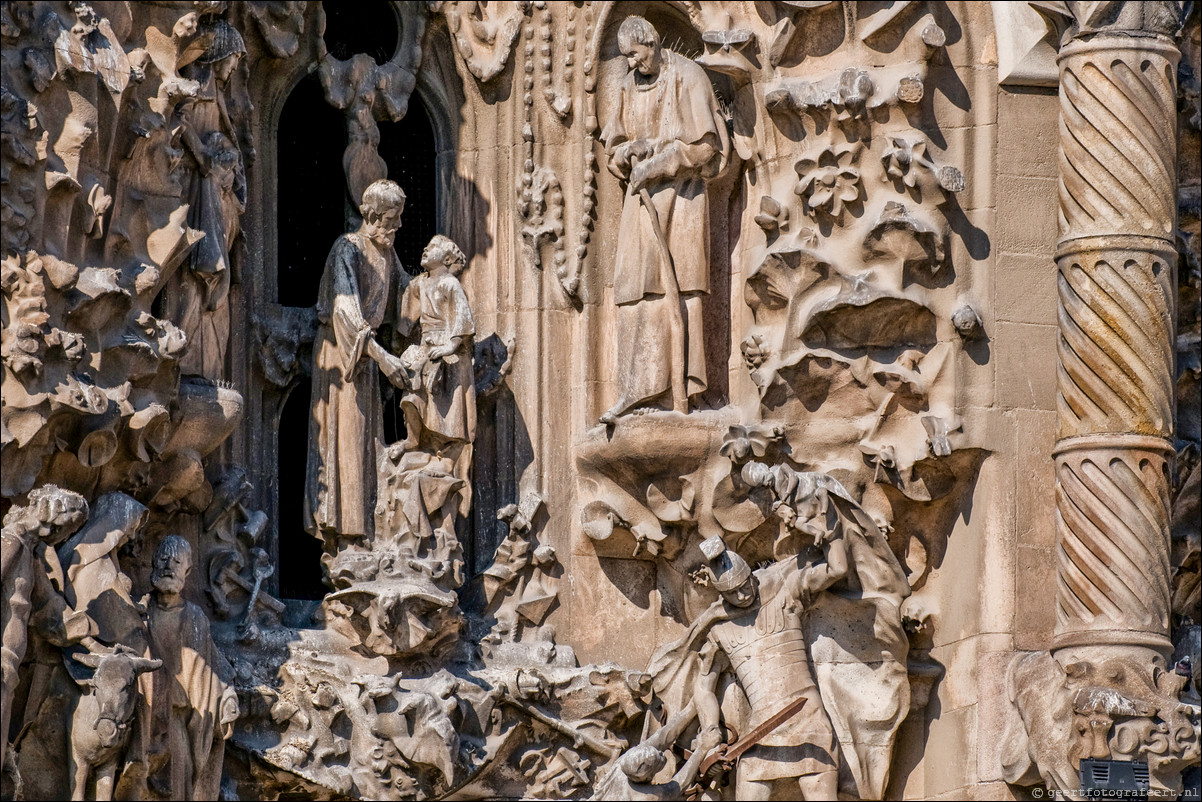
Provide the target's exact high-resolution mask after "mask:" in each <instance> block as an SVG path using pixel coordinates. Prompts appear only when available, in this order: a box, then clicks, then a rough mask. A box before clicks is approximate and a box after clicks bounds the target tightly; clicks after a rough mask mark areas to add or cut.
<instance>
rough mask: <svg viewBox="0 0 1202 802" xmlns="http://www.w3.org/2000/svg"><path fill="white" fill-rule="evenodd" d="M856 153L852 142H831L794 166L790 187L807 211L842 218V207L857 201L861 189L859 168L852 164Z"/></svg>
mask: <svg viewBox="0 0 1202 802" xmlns="http://www.w3.org/2000/svg"><path fill="white" fill-rule="evenodd" d="M858 156H859V148H858V147H855V146H850V147H836V146H831V147H827V148H824V149H823V150H822V151H820V152H819V153H818V154H817V155H815V156H807V157H806V158H804V159H802V160H801V161H799V162H798V163H797V165H796V167H795V169H796V170H797V177H798V181H797V186H796V187H795V188H794V190H793V191H794V192H795V193H796V194H798V195H800V196H801V198H802V200H803V201H804V202H805V204H806V206H807V208H808V209H810V210H811V211H813V212H819V213H822V214H825V215H826V216H828V217H830V218H833V219H835V220H838V221H840V222H842V220H843V211H844V209H845V208H847V207H848V206H849V205H852V204H855V203H857V202H859V200H860V195H861V192H862V189H863V185H862V181H861V177H860V171H859V170H858V169H857V168H855V167H854V166H853V165H854V164H855V162H856V159H857V158H858Z"/></svg>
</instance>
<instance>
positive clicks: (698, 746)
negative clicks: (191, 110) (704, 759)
mask: <svg viewBox="0 0 1202 802" xmlns="http://www.w3.org/2000/svg"><path fill="white" fill-rule="evenodd" d="M721 743H722V730H721V728H719V727H707V728H706V729H704V730H702V731H701V732H700V733H698V734H697V738H696V740H694V741H693V751H694V752H700V753H701V754H703V755H706V754H709V753H710V752H712V751H714V750H715V749H717V748H718V746H719V745H720V744H721Z"/></svg>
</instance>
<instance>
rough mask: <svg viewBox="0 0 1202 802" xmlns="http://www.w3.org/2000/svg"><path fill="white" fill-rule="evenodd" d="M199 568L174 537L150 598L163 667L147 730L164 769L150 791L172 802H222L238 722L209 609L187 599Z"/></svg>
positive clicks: (150, 699)
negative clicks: (223, 774) (224, 773)
mask: <svg viewBox="0 0 1202 802" xmlns="http://www.w3.org/2000/svg"><path fill="white" fill-rule="evenodd" d="M191 570H192V547H191V545H189V543H188V541H187V540H184V538H182V537H180V536H179V535H167V536H166V537H165V538H163V540H162V542H160V543H159V546H158V548H157V549H156V550H155V553H154V562H153V565H152V567H151V574H150V582H151V585H153V586H154V593H152V594H151V595H150V596H149V597H147V598H146V599H144V600H143V604H144V605H145V607H146V623H147V629H148V630H149V633H150V652H151V656H152V657H155V658H157V659H159V660H162V661H163V666H162V668H161V669H160V670H158V671H155V672H154V673H153V674H151V675H150V676H151V681H150V693H148V694H147V695H146V699H145V703H146V710H145V713H146V715H145V716H144V718H143V726H145V727H147V728H148V729H147V732H148V733H149V734H150V737H149V738H146V739H144V743H145V746H146V749H147V751H148V753H149V754H148V755H147V764H148V765H149V766H151V767H161V768H160V769H159V771H158V772H156V773H155V774H152V775H151V777H150V778H149V779H150V785H151V788H152V789H153V790H154V791H155V792H156V793H159V794H160V795H163V796H167V797H168V798H169V799H181V800H183V799H217V797H218V793H219V791H220V789H221V766H222V763H223V761H224V758H225V740H226V739H227V738H229V737H230V735H232V734H233V725H234V722H235V721H236V720H237V718H238V716H239V713H240V711H239V708H238V694H237V693H236V692H235V690H234V688H233V686H232V685H230V684H229V679H230V678H232V676H233V671H232V670H231V669H230V665H229V663H228V662H227V661H226V659H225V657H223V656H222V655H221V653H220V652H218V651H217V647H216V646H215V645H214V644H213V639H212V637H211V636H210V635H209V619H208V618H207V617H206V616H205V614H204V611H203V610H201V609H200V608H199V607H197V606H196V605H195V604H193V603H192V602H190V601H186V600H185V599H184V598H183V596H182V593H183V591H184V585H185V584H186V583H187V579H188V573H189V572H190V571H191Z"/></svg>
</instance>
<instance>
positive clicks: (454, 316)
mask: <svg viewBox="0 0 1202 802" xmlns="http://www.w3.org/2000/svg"><path fill="white" fill-rule="evenodd" d="M401 310H402V311H401V317H402V318H403V320H404V321H405V322H406V323H407V324H409V325H412V323H413V322H417V324H418V325H419V326H420V327H421V341H420V342H419V344H417V345H414V346H411V347H410V348H409V349H407V350H406V352H405V354H404V355H403V356H402V361H403V362H405V363H406V365H407V366H409V365H412V366H420V370H421V385H422V389H421V390H418V391H416V392H410V393H406V394H405V397H404V399H403V400H402V401H401V404H402V405H404V406H411V407H413V409H414V410H416V411H417V412H418V415H419V416H420V417H421V419H422V423H423V425H424V426H425V427H426V429H427V430H428V431H430V432H432V433H435V434H437V435H439V436H440V437H442V438H443V439H445V440H448V441H464V442H469V443H470V442H471V441H473V440H474V439H475V437H476V389H475V376H474V374H473V372H472V337H473V336H474V335H475V333H476V326H475V322H474V321H473V320H472V310H471V307H469V306H468V303H467V295H466V294H465V293H464V292H463V286H462V285H461V284H460V283H459V280H458V279H456V278H455V277H454V276H452V275H443V276H438V277H432V276H430V275H421V276H417V277H416V278H414V279H413V281H412V283H410V284H409V288H408V289H407V290H405V295H404V298H403V300H402V302H401ZM454 337H459V338H461V341H462V345H460V347H459V348H458V349H457V350H456V351H455V352H454V353H453V354H451V355H450V356H448V357H445V358H444V359H442V360H439V361H435V362H431V361H429V359H428V355H429V352H430V349H431V348H432V347H435V346H443V345H446V344H447V343H448V342H450V340H451V339H452V338H454Z"/></svg>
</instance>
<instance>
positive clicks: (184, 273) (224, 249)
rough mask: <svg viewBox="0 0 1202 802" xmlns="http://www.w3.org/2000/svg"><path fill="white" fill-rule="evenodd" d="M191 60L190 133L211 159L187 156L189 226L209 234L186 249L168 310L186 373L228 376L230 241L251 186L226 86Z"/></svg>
mask: <svg viewBox="0 0 1202 802" xmlns="http://www.w3.org/2000/svg"><path fill="white" fill-rule="evenodd" d="M194 66H195V68H196V69H195V70H193V71H192V75H193V77H195V78H196V79H198V80H199V81H200V90H199V92H198V94H197V97H196V98H195V99H194V100H191V101H189V102H188V104H187V114H186V120H187V125H188V127H189V129H190V130H189V132H188V133H187V134H186V135H185V136H186V137H187V138H189V139H190V140H191V141H192V142H193V143H194V146H195V147H198V148H200V149H202V150H203V151H204V152H205V153H206V154H207V156H208V158H209V161H210V166H209V169H208V171H207V172H204V171H202V170H201V168H200V166H199V165H198V164H197V163H196V162H195V159H190V160H189V161H188V162H187V164H188V165H190V168H189V169H188V172H187V175H188V176H189V178H188V180H187V183H186V184H185V191H186V193H187V202H188V204H189V206H188V226H189V227H190V228H193V229H195V230H197V231H200V232H203V233H204V237H202V238H201V239H200V241H199V242H197V243H196V246H195V247H194V248H193V250H192V252H191V253H190V254H189V255H188V261H187V262H185V264H184V265H183V267H184V268H185V269H183V270H180V271H179V272H177V273H175V274H174V275H173V276H172V278H171V280H170V281H169V282H168V286H167V292H166V294H165V296H164V297H165V300H166V302H167V303H166V308H165V310H164V311H165V312H166V314H167V316H168V317H169V318H170V319H171V320H172V321H174V322H175V323H176V325H178V326H179V327H180V328H181V329H182V330H183V332H184V334H185V335H187V337H188V350H187V351H186V352H185V353H184V355H183V357H182V358H181V359H180V370H181V371H182V372H183V373H184V375H197V376H204V377H205V378H208V379H223V378H225V353H226V348H227V346H228V343H229V337H230V310H229V306H230V305H229V303H228V301H227V299H228V296H229V288H230V281H231V267H232V266H231V260H230V249H231V247H232V246H233V243H234V240H235V239H236V238H237V236H238V231H239V224H240V223H239V220H240V217H241V214H242V211H243V209H244V204H245V198H246V188H245V179H244V177H243V172H242V170H243V168H242V156H241V154H240V153H239V152H238V147H237V145H236V144H235V143H236V142H237V139H238V135H237V133H236V132H235V130H234V127H233V124H232V123H231V122H230V119H229V115H228V114H227V112H226V109H225V99H224V97H223V94H222V88H221V87H219V86H218V85H217V82H216V79H215V77H214V76H213V70H212V68H211V67H210V66H208V65H194Z"/></svg>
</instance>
